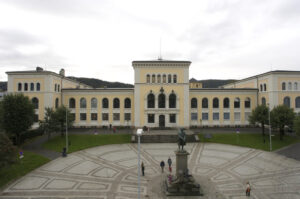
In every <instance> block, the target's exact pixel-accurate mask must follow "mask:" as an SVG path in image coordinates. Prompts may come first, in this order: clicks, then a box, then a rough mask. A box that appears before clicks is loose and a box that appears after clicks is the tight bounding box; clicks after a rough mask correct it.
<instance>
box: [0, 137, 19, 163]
mask: <svg viewBox="0 0 300 199" xmlns="http://www.w3.org/2000/svg"><path fill="white" fill-rule="evenodd" d="M16 160H17V148H16V147H15V146H14V145H13V144H12V142H11V141H10V139H9V138H8V137H7V136H6V134H4V133H0V168H2V167H5V166H6V165H8V164H11V163H14V162H16Z"/></svg>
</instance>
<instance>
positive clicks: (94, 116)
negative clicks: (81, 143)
mask: <svg viewBox="0 0 300 199" xmlns="http://www.w3.org/2000/svg"><path fill="white" fill-rule="evenodd" d="M97 119H98V114H97V113H91V120H93V121H97Z"/></svg>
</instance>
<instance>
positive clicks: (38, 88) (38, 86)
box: [36, 83, 41, 91]
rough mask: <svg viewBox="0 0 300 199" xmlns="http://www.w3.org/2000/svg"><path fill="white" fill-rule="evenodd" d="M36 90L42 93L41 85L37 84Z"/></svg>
mask: <svg viewBox="0 0 300 199" xmlns="http://www.w3.org/2000/svg"><path fill="white" fill-rule="evenodd" d="M36 90H37V91H40V90H41V84H40V83H36Z"/></svg>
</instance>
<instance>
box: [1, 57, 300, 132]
mask: <svg viewBox="0 0 300 199" xmlns="http://www.w3.org/2000/svg"><path fill="white" fill-rule="evenodd" d="M190 64H191V62H189V61H167V60H154V61H133V62H132V66H133V68H134V73H135V79H134V88H128V89H127V88H124V89H122V88H111V89H110V88H104V89H94V88H91V87H90V86H88V85H85V84H82V83H80V82H77V81H74V80H72V79H68V78H66V77H65V76H64V73H59V74H57V73H54V72H50V71H43V70H40V69H39V70H36V71H14V72H7V74H8V93H23V94H24V95H26V96H28V97H29V98H30V99H32V100H33V101H34V100H35V103H37V109H36V115H37V119H39V120H43V117H44V110H45V108H46V107H52V108H54V109H55V108H56V107H58V106H61V105H64V106H66V107H68V108H69V109H70V110H71V113H72V114H75V122H74V126H77V127H85V126H87V127H88V126H90V127H101V126H109V125H112V126H135V127H143V126H148V127H187V128H188V127H190V126H243V125H248V117H249V115H250V114H251V111H252V110H253V109H254V108H255V107H256V106H257V105H258V104H266V105H269V106H271V108H272V107H274V106H277V105H280V104H285V105H287V106H289V107H291V108H293V109H294V110H295V112H300V71H271V72H267V73H264V74H260V75H257V76H253V77H249V78H246V79H243V80H239V81H237V82H234V83H231V84H228V85H224V86H222V88H214V89H207V88H202V84H201V83H200V82H196V81H192V82H190V80H189V67H190ZM38 84H39V86H38ZM38 87H39V89H38ZM70 99H72V100H74V101H75V107H71V105H70V103H71V102H70ZM82 99H83V101H82V103H83V104H84V100H85V104H86V107H85V106H83V107H81V100H82ZM104 99H106V100H107V101H108V107H107V108H105V107H103V103H104V104H105V102H103V100H104ZM125 100H126V107H127V108H125ZM206 100H207V101H206ZM104 101H105V100H104ZM195 101H196V104H195ZM114 102H116V105H117V104H119V106H117V107H115V108H114ZM118 102H119V103H118ZM206 102H207V105H208V106H207V108H206V107H205V104H202V103H206ZM92 104H93V106H92ZM238 104H239V107H235V106H238ZM125 117H126V118H125Z"/></svg>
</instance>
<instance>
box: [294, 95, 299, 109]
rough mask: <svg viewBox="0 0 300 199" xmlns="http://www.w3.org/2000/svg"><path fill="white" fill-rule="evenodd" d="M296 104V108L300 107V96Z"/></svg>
mask: <svg viewBox="0 0 300 199" xmlns="http://www.w3.org/2000/svg"><path fill="white" fill-rule="evenodd" d="M295 106H296V108H300V97H296V99H295Z"/></svg>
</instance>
